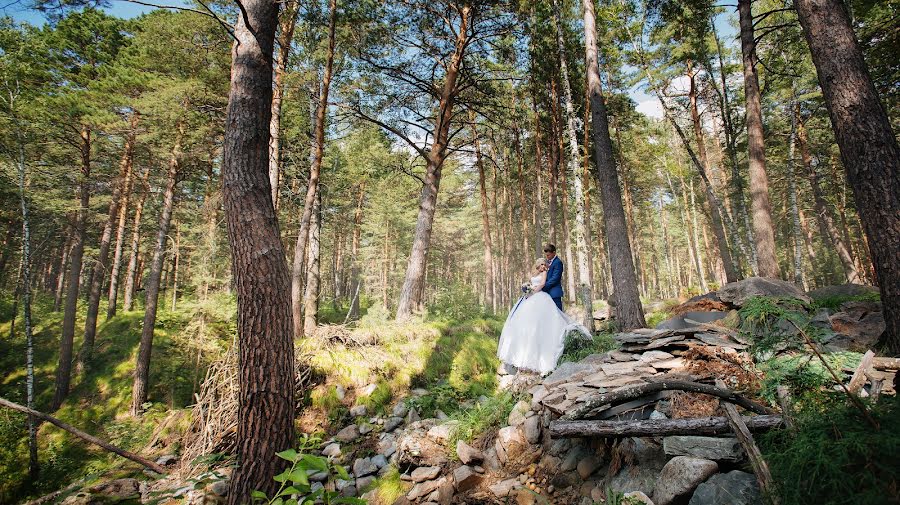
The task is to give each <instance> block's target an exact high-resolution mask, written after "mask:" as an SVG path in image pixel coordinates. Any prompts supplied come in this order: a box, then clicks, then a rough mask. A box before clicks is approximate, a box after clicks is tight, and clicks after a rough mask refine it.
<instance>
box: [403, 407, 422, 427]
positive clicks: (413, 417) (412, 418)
mask: <svg viewBox="0 0 900 505" xmlns="http://www.w3.org/2000/svg"><path fill="white" fill-rule="evenodd" d="M421 420H422V416H420V415H419V411H418V410H416V409H409V414H406V424H412V423H414V422H416V421H421Z"/></svg>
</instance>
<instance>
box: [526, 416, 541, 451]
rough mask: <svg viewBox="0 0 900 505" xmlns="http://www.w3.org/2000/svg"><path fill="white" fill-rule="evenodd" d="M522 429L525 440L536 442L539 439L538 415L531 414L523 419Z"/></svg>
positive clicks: (539, 420) (530, 442)
mask: <svg viewBox="0 0 900 505" xmlns="http://www.w3.org/2000/svg"><path fill="white" fill-rule="evenodd" d="M522 431H524V432H525V440H527V441H528V443H529V444H532V445H534V444H537V443H538V442H540V440H541V419H540V417H539V416H531V417H529V418H528V419H526V420H525V423H524V424H523V425H522Z"/></svg>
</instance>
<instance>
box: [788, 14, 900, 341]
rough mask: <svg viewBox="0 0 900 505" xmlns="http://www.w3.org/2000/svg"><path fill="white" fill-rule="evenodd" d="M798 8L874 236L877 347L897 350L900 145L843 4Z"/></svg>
mask: <svg viewBox="0 0 900 505" xmlns="http://www.w3.org/2000/svg"><path fill="white" fill-rule="evenodd" d="M794 8H795V9H796V10H797V17H798V18H799V19H800V25H801V26H802V27H803V33H804V35H805V36H806V41H807V42H808V43H809V49H810V52H811V53H812V59H813V63H814V64H815V66H816V73H817V74H818V77H819V83H820V85H821V86H822V93H823V94H824V95H825V105H826V106H827V107H828V114H829V116H830V117H831V124H832V126H833V127H834V134H835V139H836V140H837V143H838V147H840V149H841V160H842V161H843V164H844V168H845V169H846V170H847V180H848V181H849V182H850V186H851V187H852V188H853V196H854V197H855V200H856V208H857V211H858V212H859V217H860V220H861V221H862V223H863V226H864V227H865V230H866V236H867V237H868V239H869V245H870V247H869V252H870V253H871V255H872V263H873V265H874V266H875V275H876V277H877V280H878V285H879V287H880V288H881V303H882V305H883V307H884V319H885V323H886V329H885V332H884V333H883V334H882V336H881V339H880V340H879V345H880V346H881V348H882V349H883V350H884V351H885V352H887V353H890V354H894V355H896V354H900V147H898V145H897V138H896V137H895V136H894V132H893V131H891V123H890V121H889V119H888V116H887V113H886V112H885V109H884V107H883V106H882V104H881V102H880V101H879V98H878V94H877V92H876V91H875V86H874V85H873V84H872V77H871V76H870V75H869V70H868V68H867V67H866V62H865V60H864V59H863V53H862V49H861V48H860V46H859V42H857V40H856V36H855V34H854V33H853V26H852V25H851V23H850V17H849V15H848V13H847V10H846V7H845V6H844V4H843V3H841V2H840V1H838V0H797V2H796V3H795V4H794Z"/></svg>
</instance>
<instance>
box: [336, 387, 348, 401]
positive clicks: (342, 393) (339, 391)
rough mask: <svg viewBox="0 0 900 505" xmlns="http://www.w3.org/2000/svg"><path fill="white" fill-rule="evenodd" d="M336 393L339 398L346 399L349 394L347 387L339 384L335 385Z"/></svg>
mask: <svg viewBox="0 0 900 505" xmlns="http://www.w3.org/2000/svg"><path fill="white" fill-rule="evenodd" d="M334 394H335V395H336V396H337V399H338V400H340V401H344V398H345V397H346V396H347V388H345V387H344V386H341V385H340V384H338V385H337V386H335V387H334Z"/></svg>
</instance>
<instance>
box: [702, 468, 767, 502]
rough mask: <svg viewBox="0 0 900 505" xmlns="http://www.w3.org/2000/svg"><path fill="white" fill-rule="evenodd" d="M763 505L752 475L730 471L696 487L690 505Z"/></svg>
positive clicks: (714, 476)
mask: <svg viewBox="0 0 900 505" xmlns="http://www.w3.org/2000/svg"><path fill="white" fill-rule="evenodd" d="M759 503H763V500H762V496H761V495H760V492H759V485H758V484H757V483H756V477H755V476H754V475H753V474H749V473H747V472H742V471H740V470H732V471H731V472H728V473H720V474H717V475H713V476H712V477H710V478H709V480H707V481H706V482H704V483H703V484H700V485H699V486H697V490H696V491H694V495H693V496H692V497H691V501H690V505H756V504H759Z"/></svg>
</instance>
